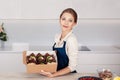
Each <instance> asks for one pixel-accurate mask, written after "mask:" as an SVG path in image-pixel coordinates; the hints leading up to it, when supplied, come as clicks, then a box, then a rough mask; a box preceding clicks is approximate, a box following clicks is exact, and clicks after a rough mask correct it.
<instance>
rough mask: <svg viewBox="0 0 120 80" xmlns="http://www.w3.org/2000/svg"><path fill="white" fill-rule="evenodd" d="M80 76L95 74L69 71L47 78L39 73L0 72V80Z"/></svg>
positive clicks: (69, 79) (62, 79)
mask: <svg viewBox="0 0 120 80" xmlns="http://www.w3.org/2000/svg"><path fill="white" fill-rule="evenodd" d="M81 76H96V75H95V74H94V73H89V74H88V73H70V74H67V75H64V76H59V77H54V78H48V77H45V76H42V75H40V74H27V73H0V80H78V78H79V77H81Z"/></svg>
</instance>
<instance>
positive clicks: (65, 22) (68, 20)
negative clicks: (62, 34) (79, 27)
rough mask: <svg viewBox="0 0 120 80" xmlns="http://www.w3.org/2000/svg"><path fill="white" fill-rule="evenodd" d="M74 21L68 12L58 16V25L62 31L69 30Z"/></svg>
mask: <svg viewBox="0 0 120 80" xmlns="http://www.w3.org/2000/svg"><path fill="white" fill-rule="evenodd" d="M75 24H76V23H75V22H74V17H73V15H71V14H70V13H67V12H65V13H63V15H62V16H61V18H60V25H61V29H62V31H70V30H72V28H73V27H74V25H75Z"/></svg>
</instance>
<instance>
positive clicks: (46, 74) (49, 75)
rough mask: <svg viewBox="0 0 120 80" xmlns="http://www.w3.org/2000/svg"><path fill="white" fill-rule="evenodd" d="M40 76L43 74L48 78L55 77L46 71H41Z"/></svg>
mask: <svg viewBox="0 0 120 80" xmlns="http://www.w3.org/2000/svg"><path fill="white" fill-rule="evenodd" d="M40 74H41V75H44V76H47V77H53V74H52V73H50V72H46V71H44V70H41V72H40Z"/></svg>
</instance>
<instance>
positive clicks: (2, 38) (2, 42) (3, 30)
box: [0, 23, 7, 47]
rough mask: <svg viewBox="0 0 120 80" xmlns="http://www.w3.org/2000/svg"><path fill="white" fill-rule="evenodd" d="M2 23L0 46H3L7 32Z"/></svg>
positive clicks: (0, 26) (0, 27)
mask: <svg viewBox="0 0 120 80" xmlns="http://www.w3.org/2000/svg"><path fill="white" fill-rule="evenodd" d="M3 25H4V23H2V25H0V40H1V47H4V42H5V41H7V33H6V32H5V29H4V27H3Z"/></svg>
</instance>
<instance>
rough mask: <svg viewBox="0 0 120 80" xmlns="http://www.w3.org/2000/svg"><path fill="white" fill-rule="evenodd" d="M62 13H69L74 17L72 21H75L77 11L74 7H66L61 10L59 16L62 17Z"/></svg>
mask: <svg viewBox="0 0 120 80" xmlns="http://www.w3.org/2000/svg"><path fill="white" fill-rule="evenodd" d="M64 13H70V14H71V15H72V16H73V17H74V22H75V23H77V13H76V11H75V10H74V9H72V8H67V9H65V10H63V11H62V13H61V14H60V18H61V17H62V15H63V14H64Z"/></svg>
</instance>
